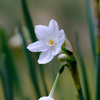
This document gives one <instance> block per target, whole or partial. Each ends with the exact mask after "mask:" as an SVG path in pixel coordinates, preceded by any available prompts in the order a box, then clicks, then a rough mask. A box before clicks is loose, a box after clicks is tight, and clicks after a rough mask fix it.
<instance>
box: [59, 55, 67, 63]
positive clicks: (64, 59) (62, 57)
mask: <svg viewBox="0 0 100 100" xmlns="http://www.w3.org/2000/svg"><path fill="white" fill-rule="evenodd" d="M58 60H59V61H61V62H65V61H67V55H66V54H60V55H58Z"/></svg>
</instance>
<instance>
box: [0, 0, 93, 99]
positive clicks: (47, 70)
mask: <svg viewBox="0 0 100 100" xmlns="http://www.w3.org/2000/svg"><path fill="white" fill-rule="evenodd" d="M26 4H27V6H28V10H29V13H30V16H31V19H32V23H33V24H34V25H39V24H41V25H48V24H49V21H50V20H51V19H55V20H56V21H57V22H58V24H59V28H60V29H64V31H65V33H66V36H67V38H68V39H69V41H70V42H71V44H72V46H73V49H74V52H75V56H76V58H77V57H78V56H77V48H76V40H75V31H76V30H78V32H79V36H80V44H81V50H82V55H83V57H84V61H85V65H86V72H87V78H88V82H89V88H90V91H92V92H91V96H92V99H93V100H94V90H95V88H94V86H95V85H94V84H95V78H94V77H95V76H94V67H93V56H92V51H91V44H90V37H89V29H88V24H87V16H86V5H85V1H84V0H74V1H73V0H27V3H26ZM90 5H91V11H92V15H93V19H94V21H95V16H94V15H95V13H94V1H93V0H90ZM17 21H19V22H20V23H21V25H22V27H24V28H23V30H24V31H25V32H24V33H26V35H25V36H26V40H27V41H28V42H27V45H28V44H29V43H31V42H32V41H31V40H30V39H29V38H28V35H27V33H28V29H27V26H26V24H25V20H24V15H23V10H22V5H21V0H0V27H3V29H4V31H5V33H6V34H5V35H6V37H7V44H8V46H9V48H10V51H11V54H12V58H13V61H14V65H15V70H16V72H17V76H18V77H19V80H20V81H19V83H20V87H21V93H18V90H17V89H16V86H15V85H13V84H11V85H12V88H13V89H12V90H13V97H14V100H24V99H22V97H21V96H23V98H25V100H37V99H36V98H37V97H36V91H35V86H34V85H33V84H32V79H31V76H30V71H29V68H28V63H27V57H26V55H25V52H24V49H23V43H22V38H20V36H19V35H18V36H17V35H15V34H16V33H18V30H17V28H16V27H17V25H16V22H17ZM33 62H34V61H33ZM35 62H36V60H35ZM60 65H61V64H60V62H59V61H58V60H57V57H55V58H54V59H53V60H52V61H51V62H50V63H48V64H46V65H43V66H41V67H43V69H42V71H43V74H44V81H45V85H46V88H47V91H48V93H49V92H50V90H51V88H52V85H53V82H54V79H55V77H56V74H57V72H58V69H59V67H60ZM0 67H1V66H0ZM8 70H9V69H8ZM35 72H36V75H37V78H38V84H39V89H40V93H41V96H45V95H46V94H45V90H44V86H43V82H42V79H41V74H40V69H39V67H38V66H35ZM79 73H80V68H79ZM80 77H81V73H80ZM81 81H82V78H81ZM3 84H4V83H3V80H2V78H1V77H0V100H7V99H6V97H5V90H4V85H3ZM6 88H7V87H6ZM19 94H21V96H20V95H19ZM54 98H55V100H77V91H76V89H75V85H74V83H73V80H72V77H71V75H70V72H69V71H67V70H65V71H64V73H63V74H62V75H61V77H60V80H59V84H58V86H57V89H56V92H55V96H54ZM8 100H9V99H8Z"/></svg>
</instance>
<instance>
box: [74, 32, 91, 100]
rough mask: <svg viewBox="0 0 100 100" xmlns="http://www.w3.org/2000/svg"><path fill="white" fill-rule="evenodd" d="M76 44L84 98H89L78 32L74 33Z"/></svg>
mask: <svg viewBox="0 0 100 100" xmlns="http://www.w3.org/2000/svg"><path fill="white" fill-rule="evenodd" d="M76 44H77V51H78V57H79V61H80V65H81V66H80V68H81V73H82V77H83V85H84V90H85V92H84V93H85V97H86V100H91V99H90V93H89V86H88V82H87V76H86V71H85V64H84V61H83V57H82V53H81V49H80V41H79V35H78V33H76Z"/></svg>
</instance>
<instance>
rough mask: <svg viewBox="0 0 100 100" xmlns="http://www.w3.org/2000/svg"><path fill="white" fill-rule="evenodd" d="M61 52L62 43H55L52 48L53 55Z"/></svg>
mask: <svg viewBox="0 0 100 100" xmlns="http://www.w3.org/2000/svg"><path fill="white" fill-rule="evenodd" d="M60 52H61V45H55V46H54V47H53V48H52V55H54V56H55V55H57V54H59V53H60Z"/></svg>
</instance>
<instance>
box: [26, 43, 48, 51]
mask: <svg viewBox="0 0 100 100" xmlns="http://www.w3.org/2000/svg"><path fill="white" fill-rule="evenodd" d="M27 49H28V50H30V51H32V52H40V51H46V50H48V49H49V47H48V46H46V45H45V44H44V42H42V41H37V42H34V43H32V44H30V45H28V46H27Z"/></svg>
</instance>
